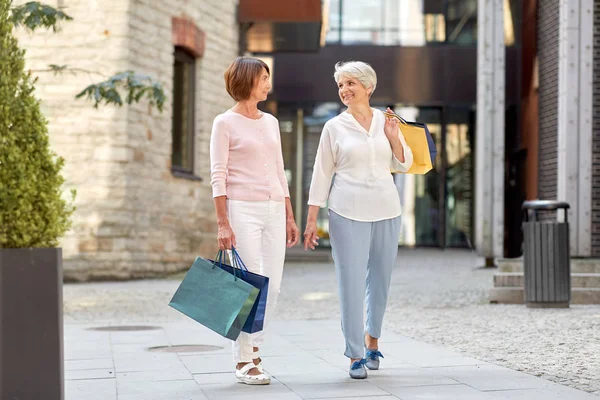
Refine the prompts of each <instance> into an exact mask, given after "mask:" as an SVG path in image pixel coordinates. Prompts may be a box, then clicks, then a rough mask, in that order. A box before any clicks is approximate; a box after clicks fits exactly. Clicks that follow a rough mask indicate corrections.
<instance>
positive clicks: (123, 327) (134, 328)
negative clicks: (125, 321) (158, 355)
mask: <svg viewBox="0 0 600 400" xmlns="http://www.w3.org/2000/svg"><path fill="white" fill-rule="evenodd" d="M156 329H162V328H161V327H160V326H146V325H121V326H119V325H115V326H100V327H97V328H90V329H89V330H90V331H102V332H125V331H130V332H133V331H153V330H156Z"/></svg>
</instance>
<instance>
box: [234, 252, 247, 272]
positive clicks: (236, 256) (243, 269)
mask: <svg viewBox="0 0 600 400" xmlns="http://www.w3.org/2000/svg"><path fill="white" fill-rule="evenodd" d="M231 252H232V253H233V256H234V257H235V258H236V259H237V262H238V263H239V264H238V265H239V266H240V267H241V268H240V269H241V270H242V272H243V273H244V275H246V272H248V267H246V264H244V262H243V261H242V257H240V253H238V252H237V250H236V249H235V248H234V247H233V246H231Z"/></svg>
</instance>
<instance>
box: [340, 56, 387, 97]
mask: <svg viewBox="0 0 600 400" xmlns="http://www.w3.org/2000/svg"><path fill="white" fill-rule="evenodd" d="M342 75H345V76H349V77H351V78H355V79H357V80H358V81H359V82H360V83H361V84H362V85H363V86H364V87H365V88H367V89H371V94H373V92H374V91H375V88H376V87H377V74H376V73H375V70H374V69H373V67H371V66H370V65H369V64H367V63H365V62H362V61H348V62H342V61H340V62H338V63H337V64H335V73H334V74H333V78H334V79H335V81H336V82H339V80H340V77H341V76H342Z"/></svg>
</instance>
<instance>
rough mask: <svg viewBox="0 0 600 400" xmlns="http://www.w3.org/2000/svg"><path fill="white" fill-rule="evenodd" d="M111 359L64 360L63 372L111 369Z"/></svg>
mask: <svg viewBox="0 0 600 400" xmlns="http://www.w3.org/2000/svg"><path fill="white" fill-rule="evenodd" d="M112 368H114V364H113V359H112V358H92V359H89V360H65V371H80V370H86V369H112Z"/></svg>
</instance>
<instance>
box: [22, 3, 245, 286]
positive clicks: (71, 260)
mask: <svg viewBox="0 0 600 400" xmlns="http://www.w3.org/2000/svg"><path fill="white" fill-rule="evenodd" d="M60 3H61V4H60V5H62V6H64V7H65V9H64V10H65V12H66V13H67V14H69V15H70V16H72V17H73V18H74V20H73V21H71V22H65V23H63V24H62V26H63V29H62V31H61V32H59V33H52V32H44V31H38V32H35V33H33V34H29V33H26V32H24V31H23V30H20V29H19V30H17V32H16V34H17V36H18V37H19V39H20V43H21V46H22V47H23V48H25V49H26V50H27V62H28V68H31V69H32V70H34V71H36V70H39V69H43V68H45V67H46V66H47V65H48V64H59V65H62V64H68V65H69V66H70V67H74V68H78V69H80V70H85V71H93V72H90V73H88V72H79V73H77V74H69V73H65V74H63V75H58V76H54V75H53V74H52V73H47V72H39V73H38V72H35V74H36V75H38V76H39V81H38V84H37V85H36V87H37V95H38V96H39V98H40V100H41V103H42V109H43V111H44V113H45V115H46V116H47V118H48V121H49V131H50V136H51V143H52V146H53V149H54V150H55V151H56V152H57V153H58V154H59V155H60V156H63V157H64V158H65V159H66V166H65V170H64V173H65V177H66V179H67V184H66V189H71V188H74V189H76V190H77V192H78V194H77V199H76V205H77V212H76V213H75V216H74V226H73V229H72V230H71V231H70V232H69V233H68V234H67V235H66V236H65V238H64V239H63V240H62V243H61V246H62V247H63V252H64V253H63V254H64V266H65V278H66V279H68V280H87V279H109V278H135V277H142V276H148V275H156V274H163V273H167V272H172V271H177V270H181V269H184V268H186V267H188V266H189V264H190V263H191V261H192V260H193V259H194V257H195V256H196V255H203V256H211V255H214V252H215V251H216V240H215V236H216V235H215V232H216V227H215V223H214V221H215V218H214V211H213V204H212V194H211V188H210V177H209V159H208V148H209V146H208V143H209V137H210V129H211V125H212V120H213V118H214V117H215V116H216V115H217V114H219V113H221V112H223V111H224V110H225V109H227V108H228V107H230V106H231V105H232V104H233V103H232V101H231V99H230V98H229V96H228V95H227V93H226V91H225V85H224V82H223V71H224V70H225V68H226V67H227V66H228V64H229V63H230V62H231V60H232V59H233V58H234V57H235V56H236V55H237V53H238V31H237V23H236V19H235V18H236V8H237V1H236V0H106V1H98V0H62V1H60ZM49 4H51V5H53V6H56V5H57V4H56V3H54V4H53V2H49ZM174 17H175V18H179V19H185V20H188V21H191V22H192V23H193V24H195V26H196V27H197V28H198V29H199V30H200V31H202V32H203V33H204V38H205V46H204V52H203V54H202V57H201V58H198V59H197V60H196V66H197V71H196V113H195V165H194V173H195V175H196V176H198V177H200V178H202V181H197V180H188V179H185V178H178V177H174V176H173V175H172V173H171V142H172V140H171V114H172V110H171V97H172V80H173V60H174V58H173V50H174V45H173V37H174V35H173V32H172V19H173V18H174ZM125 70H135V71H136V72H140V73H146V74H149V75H151V76H153V77H154V78H155V79H157V80H158V81H160V82H161V83H162V84H163V85H164V88H165V92H166V94H167V96H168V100H167V103H166V104H165V108H164V111H163V112H162V113H160V112H158V110H157V109H156V108H150V107H149V106H148V105H147V103H145V102H142V103H140V104H136V105H132V106H124V107H122V108H118V107H114V106H101V107H100V108H99V109H94V108H93V107H92V104H91V103H90V102H87V101H83V100H74V96H75V94H77V93H78V92H79V91H81V90H82V89H83V88H85V87H86V86H87V85H88V84H90V83H93V82H98V81H100V80H102V79H103V76H101V75H97V74H96V72H101V73H103V74H104V75H106V76H110V75H112V74H114V73H116V72H120V71H125Z"/></svg>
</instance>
